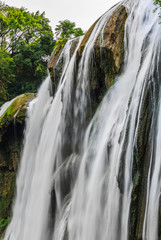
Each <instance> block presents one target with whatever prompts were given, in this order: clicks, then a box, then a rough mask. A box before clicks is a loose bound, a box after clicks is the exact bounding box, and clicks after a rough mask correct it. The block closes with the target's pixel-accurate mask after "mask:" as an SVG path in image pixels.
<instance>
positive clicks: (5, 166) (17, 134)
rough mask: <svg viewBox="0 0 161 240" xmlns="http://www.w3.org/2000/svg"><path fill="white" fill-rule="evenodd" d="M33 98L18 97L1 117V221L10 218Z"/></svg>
mask: <svg viewBox="0 0 161 240" xmlns="http://www.w3.org/2000/svg"><path fill="white" fill-rule="evenodd" d="M33 98H34V94H23V95H20V96H18V97H17V98H16V99H15V101H13V103H12V104H11V105H10V106H9V108H8V109H7V110H6V111H5V112H4V114H3V115H2V116H1V117H0V183H1V184H0V221H4V222H8V221H9V218H10V210H11V205H12V201H13V196H14V192H15V185H16V184H15V182H16V172H17V167H18V164H19V160H20V156H21V149H22V145H23V135H24V126H25V118H26V109H27V106H28V103H29V101H31V100H32V99H33ZM14 117H15V119H14ZM6 225H7V224H6ZM0 226H1V225H0ZM2 226H4V227H0V236H1V234H2V232H3V231H4V229H5V224H2Z"/></svg>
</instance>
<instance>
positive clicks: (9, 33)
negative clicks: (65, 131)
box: [0, 1, 55, 97]
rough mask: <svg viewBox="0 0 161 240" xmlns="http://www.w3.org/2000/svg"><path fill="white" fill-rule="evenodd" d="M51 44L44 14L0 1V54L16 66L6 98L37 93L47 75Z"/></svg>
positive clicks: (50, 34)
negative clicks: (3, 53)
mask: <svg viewBox="0 0 161 240" xmlns="http://www.w3.org/2000/svg"><path fill="white" fill-rule="evenodd" d="M54 43H55V41H54V40H53V32H52V29H51V27H50V26H49V20H48V19H47V18H46V17H45V13H44V12H43V13H40V12H39V11H37V12H36V13H30V12H29V11H27V9H25V8H20V9H19V8H14V7H10V6H8V5H6V4H4V3H2V2H1V1H0V50H1V51H6V52H8V54H10V57H11V58H12V60H13V62H14V63H15V65H16V67H15V81H14V82H13V81H12V83H11V85H12V87H10V88H8V91H9V95H10V96H12V97H14V96H15V95H17V94H20V93H23V92H29V91H34V92H35V91H36V90H37V87H38V86H39V85H40V83H41V81H42V79H43V78H45V76H46V75H47V60H48V57H49V56H50V54H51V52H52V50H53V47H54ZM3 56H4V55H3ZM3 56H2V57H3ZM0 77H1V79H0V80H1V81H3V78H2V76H0Z"/></svg>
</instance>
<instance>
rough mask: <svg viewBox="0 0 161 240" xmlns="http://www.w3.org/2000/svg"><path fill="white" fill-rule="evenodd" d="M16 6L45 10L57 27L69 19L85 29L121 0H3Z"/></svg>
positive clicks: (31, 9)
mask: <svg viewBox="0 0 161 240" xmlns="http://www.w3.org/2000/svg"><path fill="white" fill-rule="evenodd" d="M2 2H5V3H6V4H8V5H10V6H14V7H18V8H20V7H22V6H23V7H26V8H27V9H28V10H29V11H30V12H36V11H37V10H40V12H41V13H42V12H43V11H45V16H46V17H47V18H48V19H49V20H50V25H51V27H52V28H53V30H54V29H55V26H56V24H58V22H59V21H63V20H65V19H68V20H70V21H72V22H75V23H76V27H80V28H82V29H83V30H84V31H86V30H88V28H89V27H90V26H91V25H92V24H93V23H94V22H95V21H96V20H97V18H99V17H100V16H101V15H102V14H104V13H105V12H106V11H107V10H108V9H109V8H110V7H111V6H113V5H114V4H116V3H117V2H119V0H2Z"/></svg>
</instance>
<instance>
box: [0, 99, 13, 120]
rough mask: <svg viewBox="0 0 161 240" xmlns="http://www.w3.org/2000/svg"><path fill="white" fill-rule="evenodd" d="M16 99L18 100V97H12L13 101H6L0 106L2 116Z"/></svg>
mask: <svg viewBox="0 0 161 240" xmlns="http://www.w3.org/2000/svg"><path fill="white" fill-rule="evenodd" d="M14 100H16V98H14V99H12V100H11V101H8V102H6V103H4V104H3V105H2V106H1V107H0V117H2V115H3V114H4V113H5V111H6V110H7V109H8V108H9V106H11V104H12V103H13V102H14Z"/></svg>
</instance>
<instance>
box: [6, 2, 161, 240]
mask: <svg viewBox="0 0 161 240" xmlns="http://www.w3.org/2000/svg"><path fill="white" fill-rule="evenodd" d="M123 3H124V5H125V7H126V9H127V11H128V18H127V21H126V25H125V43H124V45H125V63H124V69H123V73H122V74H121V76H119V77H118V78H117V81H116V82H115V84H114V85H113V87H111V89H110V90H109V91H108V92H107V94H106V95H105V97H104V99H103V101H102V103H101V104H100V106H99V108H98V110H97V112H96V113H95V115H94V117H93V119H92V120H91V122H90V123H89V124H83V123H84V121H85V120H86V115H87V113H88V107H89V106H88V103H89V102H88V96H89V95H88V91H89V81H90V74H89V73H90V67H91V66H90V63H91V62H92V61H91V59H92V57H93V47H94V43H95V40H96V39H97V37H98V35H99V33H100V32H101V30H102V31H103V29H104V26H105V24H106V22H107V21H108V19H109V17H110V16H111V15H112V13H113V11H114V10H115V9H116V8H117V6H115V7H114V8H113V9H111V10H110V11H109V12H107V13H106V14H105V15H103V16H102V17H101V18H100V20H99V21H98V22H97V24H96V26H95V28H94V30H93V32H92V34H91V36H90V38H89V40H88V42H87V44H86V47H85V49H84V51H83V54H82V58H81V61H80V63H79V66H78V72H77V77H75V75H76V72H75V64H76V63H75V59H76V51H77V49H78V47H79V44H80V42H81V39H80V40H79V43H78V46H77V49H76V50H75V53H74V54H73V56H72V58H71V56H70V48H71V45H72V40H70V41H68V42H67V44H66V45H65V48H64V50H63V51H62V53H61V56H60V58H63V62H64V67H63V71H62V77H61V79H60V81H59V85H58V89H57V92H56V93H55V96H54V97H53V96H52V89H51V83H50V79H49V78H47V79H46V80H45V82H44V83H43V84H42V86H41V88H40V89H39V92H38V95H37V98H36V99H35V100H34V101H32V102H31V104H30V106H29V110H28V118H27V128H26V134H25V145H24V150H23V154H22V158H21V163H20V169H19V173H18V177H17V195H16V198H15V204H14V208H13V218H12V221H11V223H10V225H9V226H8V228H7V231H6V235H5V237H4V240H68V239H69V240H98V239H99V240H118V239H119V240H128V237H129V231H128V230H129V229H128V225H129V215H130V204H131V194H132V188H133V178H132V171H133V160H134V148H135V146H136V142H137V134H138V128H139V121H140V118H141V111H142V104H143V101H144V95H145V93H146V91H147V88H148V86H149V84H150V83H151V84H152V86H153V89H156V88H158V87H156V81H155V78H157V79H158V76H159V70H158V71H157V70H156V69H158V68H159V62H160V53H161V51H160V45H161V39H160V36H161V27H160V25H159V24H158V15H157V12H155V13H153V9H154V7H153V2H152V0H135V1H134V0H131V1H130V0H128V1H125V2H123ZM101 37H102V36H101ZM156 76H157V77H156ZM75 79H76V80H77V83H75ZM157 91H158V92H160V89H159V88H158V90H157ZM153 94H154V96H152V97H155V91H154V93H153ZM158 95H159V94H158ZM154 102H155V101H154ZM159 104H160V102H159V103H157V104H156V109H159V108H160V107H159ZM153 112H154V113H153V114H152V120H153V119H154V121H152V122H154V123H155V122H158V134H157V136H155V139H156V140H155V141H156V143H157V144H156V147H155V152H156V154H155V155H153V157H152V159H151V166H152V162H154V164H153V166H154V168H153V169H152V168H150V169H149V175H150V176H151V175H152V178H151V179H150V176H149V181H148V187H147V199H148V201H147V206H146V210H145V219H144V227H143V228H144V229H143V239H144V240H157V228H158V219H157V217H156V216H155V215H156V214H157V212H158V208H159V200H158V199H159V197H160V187H161V180H160V168H161V164H160V161H159V160H160V157H158V156H160V145H161V135H160V134H161V128H160V126H159V119H160V115H161V111H160V110H159V114H158V115H157V111H153ZM157 116H158V117H157ZM155 119H158V120H155ZM154 125H155V124H154ZM80 126H81V127H80ZM80 128H81V129H80ZM80 130H81V132H80ZM156 199H157V200H156ZM155 200H156V201H158V202H157V204H156V209H155V210H154V209H152V206H153V204H155ZM152 221H153V224H152ZM152 225H153V227H151V226H152ZM154 225H155V226H154ZM152 228H153V229H152Z"/></svg>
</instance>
